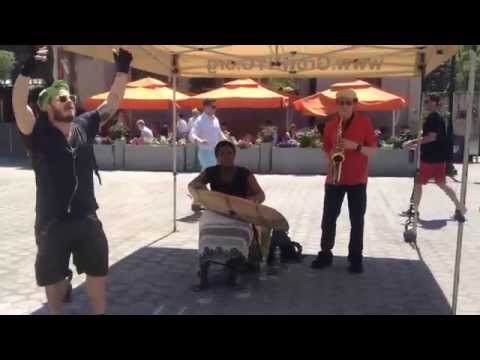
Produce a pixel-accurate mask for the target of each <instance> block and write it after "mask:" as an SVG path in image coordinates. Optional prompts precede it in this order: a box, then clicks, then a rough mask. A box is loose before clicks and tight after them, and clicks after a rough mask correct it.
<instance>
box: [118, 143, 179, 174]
mask: <svg viewBox="0 0 480 360" xmlns="http://www.w3.org/2000/svg"><path fill="white" fill-rule="evenodd" d="M184 169H185V148H184V147H183V146H178V147H177V171H184ZM125 170H145V171H172V147H171V146H170V145H159V146H156V145H126V146H125Z"/></svg>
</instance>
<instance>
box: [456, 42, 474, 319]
mask: <svg viewBox="0 0 480 360" xmlns="http://www.w3.org/2000/svg"><path fill="white" fill-rule="evenodd" d="M476 50H477V49H476V46H474V47H473V49H470V73H469V75H468V91H467V124H466V129H465V144H466V146H464V148H463V169H462V188H461V191H460V194H461V195H460V203H461V204H462V206H465V198H466V195H467V181H468V158H469V156H468V155H469V150H470V148H469V146H468V142H469V139H470V131H471V128H472V110H473V95H474V91H475V68H476V62H477V57H476ZM463 225H464V224H463V223H461V222H459V223H458V231H457V249H456V255H455V272H454V278H453V294H452V314H453V315H456V314H457V305H458V289H459V285H460V265H461V256H462V242H463Z"/></svg>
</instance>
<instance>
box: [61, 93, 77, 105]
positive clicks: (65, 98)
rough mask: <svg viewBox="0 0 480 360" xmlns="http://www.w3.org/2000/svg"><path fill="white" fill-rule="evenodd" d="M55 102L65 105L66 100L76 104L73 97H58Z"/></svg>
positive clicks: (75, 99) (75, 98)
mask: <svg viewBox="0 0 480 360" xmlns="http://www.w3.org/2000/svg"><path fill="white" fill-rule="evenodd" d="M57 100H58V101H60V102H61V103H62V104H63V103H66V102H67V101H68V100H70V101H71V102H73V103H76V102H77V97H76V96H75V95H60V96H59V97H57Z"/></svg>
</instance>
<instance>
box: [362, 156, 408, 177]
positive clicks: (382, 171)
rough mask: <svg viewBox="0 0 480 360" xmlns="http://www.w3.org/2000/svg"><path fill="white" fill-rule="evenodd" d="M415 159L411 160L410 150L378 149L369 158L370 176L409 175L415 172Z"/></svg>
mask: <svg viewBox="0 0 480 360" xmlns="http://www.w3.org/2000/svg"><path fill="white" fill-rule="evenodd" d="M415 165H416V163H415V159H413V161H410V155H409V150H402V149H395V150H393V149H378V151H377V153H376V154H375V156H373V157H372V158H370V159H369V160H368V174H369V175H370V176H392V177H409V176H413V175H414V174H415Z"/></svg>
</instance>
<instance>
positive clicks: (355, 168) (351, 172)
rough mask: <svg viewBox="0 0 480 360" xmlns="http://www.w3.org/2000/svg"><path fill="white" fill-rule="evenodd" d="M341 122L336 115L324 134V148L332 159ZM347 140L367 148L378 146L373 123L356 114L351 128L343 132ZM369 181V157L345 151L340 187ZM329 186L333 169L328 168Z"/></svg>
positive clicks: (327, 180) (326, 126) (352, 151)
mask: <svg viewBox="0 0 480 360" xmlns="http://www.w3.org/2000/svg"><path fill="white" fill-rule="evenodd" d="M339 121H340V117H339V116H338V115H334V116H333V118H331V119H330V120H329V121H328V122H327V124H326V125H325V130H324V132H323V146H324V150H325V152H326V153H327V155H328V160H329V164H330V158H331V154H332V152H333V151H334V150H335V142H336V138H337V127H338V123H339ZM343 137H344V138H345V139H348V140H351V141H354V142H356V143H357V144H362V145H363V146H367V147H375V146H377V136H376V135H375V132H374V129H373V126H372V122H371V121H370V119H369V118H368V117H366V116H365V115H362V114H359V113H355V114H354V116H353V119H352V122H351V123H350V126H349V127H348V128H347V129H346V130H345V131H344V132H343ZM367 180H368V157H366V156H365V155H363V154H361V153H360V152H357V151H355V150H345V160H344V162H343V166H342V173H341V176H340V185H358V184H366V183H367ZM326 183H327V184H331V183H332V176H331V168H330V166H329V167H328V175H327V179H326Z"/></svg>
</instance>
